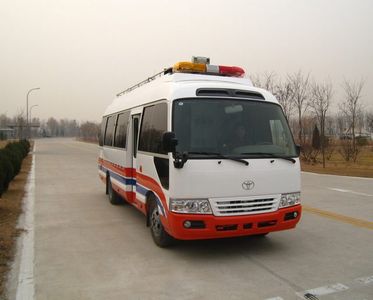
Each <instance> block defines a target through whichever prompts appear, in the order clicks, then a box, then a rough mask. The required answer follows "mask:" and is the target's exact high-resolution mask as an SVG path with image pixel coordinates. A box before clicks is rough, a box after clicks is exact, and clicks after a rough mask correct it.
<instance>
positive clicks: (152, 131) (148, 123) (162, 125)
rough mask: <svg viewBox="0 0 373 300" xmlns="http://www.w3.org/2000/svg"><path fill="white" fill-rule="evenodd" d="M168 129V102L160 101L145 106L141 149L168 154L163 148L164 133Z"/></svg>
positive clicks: (140, 140) (140, 142)
mask: <svg viewBox="0 0 373 300" xmlns="http://www.w3.org/2000/svg"><path fill="white" fill-rule="evenodd" d="M165 131H167V104H166V103H159V104H156V105H153V106H148V107H145V108H144V114H143V119H142V123H141V130H140V139H139V151H145V152H152V153H161V154H167V153H166V152H165V151H164V150H163V149H162V143H161V141H162V134H163V133H164V132H165Z"/></svg>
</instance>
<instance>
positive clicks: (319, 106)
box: [309, 82, 333, 168]
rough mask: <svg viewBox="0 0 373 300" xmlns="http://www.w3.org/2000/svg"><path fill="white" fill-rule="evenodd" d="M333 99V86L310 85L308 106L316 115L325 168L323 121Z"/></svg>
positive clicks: (329, 84) (326, 83) (322, 84)
mask: <svg viewBox="0 0 373 300" xmlns="http://www.w3.org/2000/svg"><path fill="white" fill-rule="evenodd" d="M332 97H333V86H332V84H331V83H330V82H329V83H328V82H325V83H316V82H314V83H312V85H311V97H310V100H309V105H310V107H311V108H312V110H313V112H314V113H315V115H316V118H317V121H318V123H319V126H320V137H321V153H322V165H323V168H325V120H326V113H327V111H328V109H329V106H330V102H331V99H332Z"/></svg>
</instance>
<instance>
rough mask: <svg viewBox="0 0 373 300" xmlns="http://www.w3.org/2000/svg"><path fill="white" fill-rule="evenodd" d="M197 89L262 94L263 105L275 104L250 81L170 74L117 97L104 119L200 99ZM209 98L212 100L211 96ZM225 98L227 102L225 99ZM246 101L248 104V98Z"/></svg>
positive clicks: (200, 75)
mask: <svg viewBox="0 0 373 300" xmlns="http://www.w3.org/2000/svg"><path fill="white" fill-rule="evenodd" d="M200 88H205V89H234V90H241V91H251V92H256V93H259V94H261V95H262V96H263V98H264V101H268V102H274V103H278V102H277V100H276V98H275V97H274V96H273V95H272V94H271V93H269V92H268V91H266V90H263V89H260V88H256V87H254V86H253V84H252V82H251V80H250V79H249V78H237V77H228V76H214V75H205V74H190V73H170V74H165V75H162V76H160V77H157V78H155V79H154V80H150V81H148V82H147V83H146V84H143V85H140V86H139V87H137V88H134V89H132V90H130V91H129V92H126V93H121V94H119V96H117V97H116V98H115V99H114V101H113V102H112V103H111V104H110V105H109V106H108V108H107V109H106V111H105V113H104V115H105V116H106V115H110V114H113V113H117V112H120V111H124V110H128V109H131V108H134V107H139V106H144V105H146V104H149V103H152V102H155V101H159V100H167V101H173V100H175V99H180V98H190V97H200V98H203V97H202V96H197V95H196V91H197V90H198V89H200ZM209 97H210V98H211V96H209ZM224 98H227V96H225V97H224ZM246 100H248V101H250V99H247V98H246Z"/></svg>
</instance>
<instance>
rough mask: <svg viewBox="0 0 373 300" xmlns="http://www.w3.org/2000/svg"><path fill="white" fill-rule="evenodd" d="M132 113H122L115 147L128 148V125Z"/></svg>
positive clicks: (116, 131)
mask: <svg viewBox="0 0 373 300" xmlns="http://www.w3.org/2000/svg"><path fill="white" fill-rule="evenodd" d="M129 115H130V113H129V112H125V113H121V114H119V116H118V121H117V125H116V129H115V139H114V147H119V148H126V138H127V126H128V118H129Z"/></svg>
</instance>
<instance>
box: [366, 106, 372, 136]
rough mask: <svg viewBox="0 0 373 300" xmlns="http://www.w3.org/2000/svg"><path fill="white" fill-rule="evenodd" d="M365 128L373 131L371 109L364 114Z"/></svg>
mask: <svg viewBox="0 0 373 300" xmlns="http://www.w3.org/2000/svg"><path fill="white" fill-rule="evenodd" d="M366 128H367V130H368V131H369V132H370V133H372V132H373V111H370V112H367V114H366Z"/></svg>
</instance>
